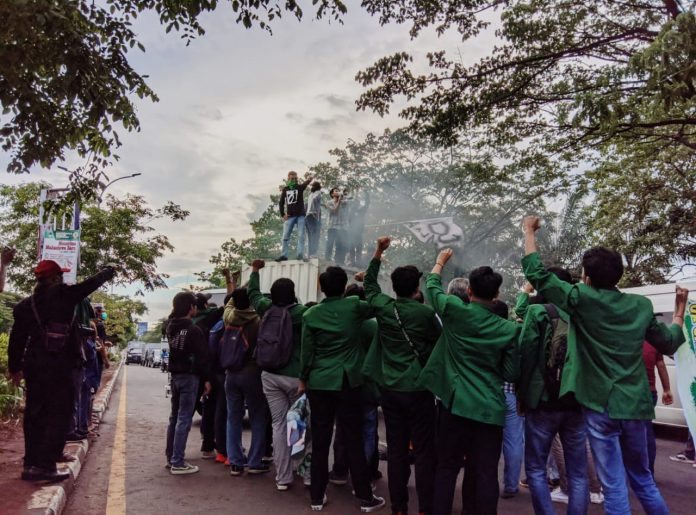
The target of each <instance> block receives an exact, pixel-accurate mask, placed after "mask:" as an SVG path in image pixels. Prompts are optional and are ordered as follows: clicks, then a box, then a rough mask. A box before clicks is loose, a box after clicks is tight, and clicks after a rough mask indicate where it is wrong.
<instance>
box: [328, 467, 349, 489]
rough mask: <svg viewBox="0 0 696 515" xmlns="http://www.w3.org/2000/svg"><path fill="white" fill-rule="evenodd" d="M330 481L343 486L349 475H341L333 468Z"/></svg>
mask: <svg viewBox="0 0 696 515" xmlns="http://www.w3.org/2000/svg"><path fill="white" fill-rule="evenodd" d="M329 483H331V484H332V485H339V486H343V485H345V484H347V483H348V476H341V475H339V474H336V473H335V472H334V471H333V470H332V471H331V472H329Z"/></svg>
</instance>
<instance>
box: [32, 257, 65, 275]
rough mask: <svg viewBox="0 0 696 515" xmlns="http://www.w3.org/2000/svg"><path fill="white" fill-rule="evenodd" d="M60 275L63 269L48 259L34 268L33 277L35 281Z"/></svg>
mask: <svg viewBox="0 0 696 515" xmlns="http://www.w3.org/2000/svg"><path fill="white" fill-rule="evenodd" d="M62 273H63V269H62V268H61V267H60V265H59V264H58V263H56V262H55V261H51V260H50V259H44V260H43V261H41V262H40V263H39V264H38V265H36V268H34V275H35V276H36V278H37V279H40V278H48V277H53V276H55V275H58V274H62Z"/></svg>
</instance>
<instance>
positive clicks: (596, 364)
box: [522, 252, 684, 420]
mask: <svg viewBox="0 0 696 515" xmlns="http://www.w3.org/2000/svg"><path fill="white" fill-rule="evenodd" d="M522 266H523V268H524V274H525V276H526V277H527V280H528V281H529V282H530V283H531V284H532V285H533V286H534V287H535V288H536V289H537V291H538V292H539V293H540V294H541V295H543V296H544V298H545V299H547V300H548V301H549V302H552V303H554V304H555V305H556V306H558V307H559V308H560V309H562V310H564V311H566V312H567V313H568V315H569V316H570V327H569V332H568V357H567V361H566V365H565V367H564V368H563V380H562V384H561V395H564V394H565V393H567V392H574V393H575V398H576V399H577V400H578V402H579V403H580V404H582V405H583V406H585V407H587V408H590V409H593V410H596V411H600V412H604V411H605V410H606V411H607V413H608V415H609V417H611V418H613V419H644V420H650V419H652V418H654V416H655V410H654V408H653V405H652V398H651V396H650V388H649V387H648V378H647V376H646V374H645V365H644V364H643V341H644V340H648V341H649V342H650V343H651V344H652V345H653V346H654V347H655V348H656V349H657V350H658V351H660V352H661V353H663V354H673V353H674V352H675V351H676V350H677V348H678V347H679V346H680V345H681V344H682V343H683V342H684V333H683V332H682V329H681V327H679V326H678V325H672V326H671V327H668V326H666V325H665V324H663V323H660V322H658V321H657V320H656V319H655V315H654V314H653V307H652V303H651V302H650V301H649V300H648V299H646V298H645V297H642V296H640V295H632V294H628V293H621V292H620V291H619V290H617V289H611V290H604V289H598V288H593V287H590V286H587V285H586V284H575V285H571V284H569V283H566V282H564V281H561V280H560V279H558V277H556V276H555V275H554V274H552V273H550V272H548V271H547V270H546V269H545V268H544V265H542V263H541V259H540V258H539V254H537V253H536V252H535V253H533V254H529V255H527V256H525V257H524V259H522Z"/></svg>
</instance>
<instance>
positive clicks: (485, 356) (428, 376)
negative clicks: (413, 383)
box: [419, 274, 521, 426]
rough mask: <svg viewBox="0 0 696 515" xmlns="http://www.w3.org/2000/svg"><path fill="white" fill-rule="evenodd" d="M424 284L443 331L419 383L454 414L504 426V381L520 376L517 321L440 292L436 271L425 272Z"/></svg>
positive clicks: (513, 380)
mask: <svg viewBox="0 0 696 515" xmlns="http://www.w3.org/2000/svg"><path fill="white" fill-rule="evenodd" d="M426 286H427V294H428V299H429V301H430V303H431V304H432V306H433V307H434V308H435V311H436V312H437V314H438V315H439V316H440V318H441V319H442V324H443V330H442V336H441V338H440V340H439V341H438V342H437V345H436V346H435V349H434V350H433V353H432V354H431V356H430V360H429V361H428V364H427V365H426V366H425V368H424V369H423V372H422V373H421V375H420V378H419V382H420V384H421V385H422V386H423V387H424V388H427V389H428V390H430V391H431V392H433V393H434V394H435V395H437V396H438V397H439V398H440V400H441V401H442V402H443V404H444V405H445V406H446V407H447V408H448V409H449V410H450V411H451V412H452V413H453V414H454V415H458V416H460V417H466V418H469V419H472V420H476V421H479V422H483V423H486V424H495V425H498V426H503V425H505V395H504V394H503V381H507V382H510V383H515V382H517V379H518V377H519V370H520V367H519V353H518V347H517V346H518V340H519V333H520V328H521V326H520V324H517V323H515V322H512V321H510V320H505V319H503V318H501V317H499V316H498V315H496V314H495V313H493V312H492V311H491V310H489V309H488V308H487V307H486V306H484V305H482V304H478V303H475V302H472V303H471V304H466V303H465V302H464V301H463V300H461V299H460V298H459V297H456V296H454V295H447V294H445V292H444V290H443V289H442V278H441V277H440V276H439V275H438V274H430V275H429V276H428V278H427V280H426Z"/></svg>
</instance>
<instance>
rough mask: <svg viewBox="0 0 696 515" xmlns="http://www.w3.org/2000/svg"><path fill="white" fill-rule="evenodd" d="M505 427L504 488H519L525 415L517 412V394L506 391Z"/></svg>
mask: <svg viewBox="0 0 696 515" xmlns="http://www.w3.org/2000/svg"><path fill="white" fill-rule="evenodd" d="M505 404H506V411H505V428H504V429H503V460H504V461H505V470H504V472H503V483H504V490H505V491H506V492H511V493H514V492H517V491H518V490H519V486H518V485H519V483H520V472H521V471H522V453H523V452H524V417H520V416H519V415H518V414H517V396H516V395H515V394H514V393H509V392H505Z"/></svg>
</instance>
